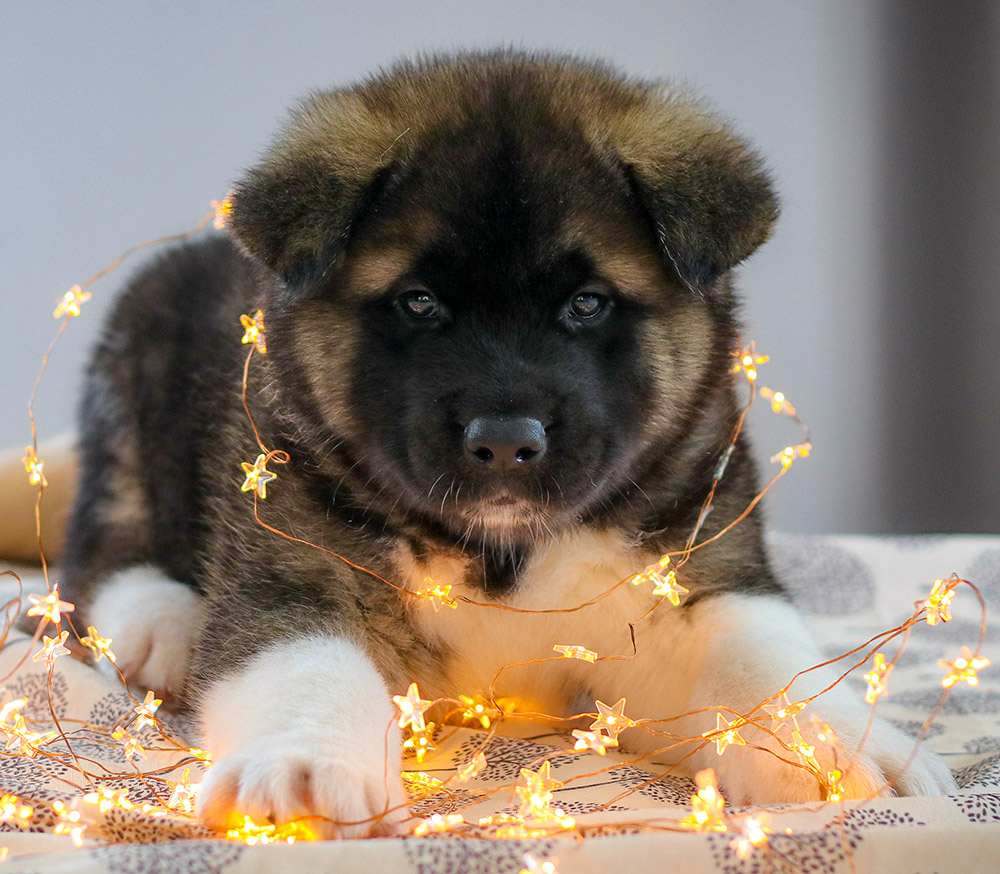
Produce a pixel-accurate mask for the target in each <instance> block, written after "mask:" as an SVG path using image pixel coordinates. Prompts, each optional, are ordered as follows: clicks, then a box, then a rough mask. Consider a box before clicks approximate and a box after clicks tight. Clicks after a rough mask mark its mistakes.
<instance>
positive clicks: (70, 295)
mask: <svg viewBox="0 0 1000 874" xmlns="http://www.w3.org/2000/svg"><path fill="white" fill-rule="evenodd" d="M90 297H91V295H90V292H89V291H82V290H81V289H80V286H79V285H74V286H73V287H72V288H71V289H70V290H69V291H67V292H66V293H65V294H64V295H63V296H62V298H61V299H60V301H59V303H58V305H57V306H56V308H55V310H54V311H53V313H52V315H53V316H54V317H55V318H57V319H61V318H62V317H63V316H70V317H72V316H78V315H80V305H81V304H84V303H86V302H87V301H88V300H90Z"/></svg>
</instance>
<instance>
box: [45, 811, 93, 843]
mask: <svg viewBox="0 0 1000 874" xmlns="http://www.w3.org/2000/svg"><path fill="white" fill-rule="evenodd" d="M52 809H53V810H54V811H55V812H56V816H58V817H59V818H58V820H57V821H56V827H55V833H56V834H57V835H69V836H70V837H71V838H72V839H73V843H74V844H76V845H77V846H78V847H80V846H82V845H83V833H84V832H85V831H86V830H87V825H86V823H84V822H83V814H81V813H80V811H79V810H75V809H71V808H69V807H67V806H66V805H65V804H64V803H63V802H62V801H53V802H52Z"/></svg>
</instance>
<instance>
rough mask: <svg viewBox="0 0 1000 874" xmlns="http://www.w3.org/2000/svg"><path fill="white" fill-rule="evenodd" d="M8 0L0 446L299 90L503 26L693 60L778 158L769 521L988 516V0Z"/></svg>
mask: <svg viewBox="0 0 1000 874" xmlns="http://www.w3.org/2000/svg"><path fill="white" fill-rule="evenodd" d="M939 7H950V10H945V11H941V8H939ZM955 9H958V10H959V11H958V12H955V11H954V10H955ZM0 18H2V24H0V125H2V130H3V144H4V149H3V154H4V166H3V172H2V173H0V225H2V236H0V240H2V242H0V246H2V252H3V260H2V265H3V267H2V269H3V276H2V282H0V305H2V309H0V372H2V373H3V379H2V380H0V446H7V445H13V446H24V445H25V443H26V442H27V441H28V439H29V437H30V433H29V428H28V420H27V415H26V403H27V398H28V396H29V394H30V391H31V384H32V381H33V379H34V376H35V373H36V371H37V367H38V364H39V362H40V359H41V356H42V353H43V351H44V349H45V346H46V344H47V343H48V341H49V339H50V338H51V336H52V334H53V333H54V331H55V328H56V327H57V325H56V323H55V321H54V320H53V319H52V318H51V312H52V308H53V305H54V301H55V299H56V298H57V297H58V296H60V295H61V294H62V293H63V292H64V291H65V290H66V289H68V288H69V287H70V286H71V285H72V284H73V283H75V282H79V281H81V280H82V279H84V278H86V277H87V276H89V275H90V274H91V273H93V272H95V271H96V270H97V269H99V268H100V267H102V266H104V264H106V263H107V262H108V261H110V260H111V259H112V258H113V257H114V256H116V255H117V254H118V253H119V252H120V251H121V250H123V249H124V248H125V247H127V246H128V245H130V244H131V243H133V242H136V241H139V240H142V239H146V238H149V237H154V236H159V235H162V234H166V233H172V232H176V231H181V230H184V229H186V228H188V227H190V226H191V225H192V224H194V223H195V222H196V221H197V219H198V218H199V217H200V216H201V215H202V214H203V212H204V211H205V210H206V209H207V204H208V201H209V200H210V199H212V198H218V197H221V196H222V195H224V194H225V192H226V191H227V189H228V187H229V185H230V183H231V181H232V180H233V179H234V178H236V177H237V176H239V174H240V172H241V170H242V168H244V167H246V166H248V165H249V164H251V163H252V162H253V161H254V160H255V158H256V157H257V156H258V155H259V154H260V152H261V150H262V149H263V147H264V146H265V144H266V143H267V142H268V140H269V138H270V136H271V135H272V133H273V132H274V130H275V128H276V127H277V125H278V124H279V123H280V121H281V119H282V118H283V114H284V111H285V108H286V107H287V106H288V105H289V103H290V101H291V100H292V99H293V98H294V97H296V96H298V95H301V94H303V93H304V92H306V91H307V90H309V89H311V88H316V87H323V86H329V85H334V84H339V83H344V82H347V81H349V80H351V79H354V78H356V77H358V76H360V75H363V74H364V73H365V72H367V71H370V70H372V69H374V68H375V67H377V66H378V65H380V64H384V63H388V62H390V61H391V60H393V59H394V58H396V57H398V56H399V55H403V54H409V53H412V52H414V51H417V50H421V49H424V50H433V49H448V48H455V47H476V46H495V45H498V44H513V45H516V46H522V47H528V48H552V49H559V50H568V51H573V52H576V53H579V54H583V55H596V56H602V57H606V58H608V59H610V60H612V61H614V62H616V63H617V64H618V65H620V66H621V67H622V68H624V69H626V70H627V71H630V72H632V73H635V74H639V75H642V76H646V77H662V76H670V77H679V78H682V79H684V80H687V81H688V82H690V83H692V84H694V85H695V86H696V88H697V89H698V90H699V91H700V92H701V93H702V94H704V95H705V96H706V97H707V98H708V99H709V100H710V101H711V102H712V103H713V104H714V105H715V106H716V107H717V108H719V109H720V110H721V111H722V112H723V113H724V114H725V115H726V116H728V117H729V118H730V119H732V120H733V122H734V123H735V124H736V126H737V127H738V129H739V130H741V131H742V132H744V133H745V134H746V135H747V136H748V137H749V138H750V139H752V140H753V141H754V142H756V143H757V144H758V146H759V147H760V149H761V151H762V152H763V153H764V154H765V155H766V156H767V158H768V160H769V163H770V166H771V167H772V169H773V171H774V175H775V177H776V179H777V180H778V185H779V188H780V191H781V195H782V200H783V216H782V219H781V221H780V223H779V227H778V232H777V235H776V236H775V238H774V239H773V240H772V241H771V242H770V243H768V244H767V246H765V247H764V248H763V249H762V250H761V251H760V252H759V253H758V254H757V255H755V256H754V257H753V258H752V260H751V261H750V262H749V263H748V264H746V265H745V267H744V268H743V269H742V270H741V271H740V276H739V286H740V288H741V289H742V291H743V293H744V295H745V298H746V308H745V316H746V321H747V329H746V332H745V333H746V338H747V339H749V338H754V339H756V341H757V344H758V349H759V350H760V351H763V352H767V353H769V354H770V355H771V356H772V360H771V362H770V363H769V364H767V365H766V366H765V367H764V368H762V371H761V374H762V375H761V379H762V382H764V383H765V384H767V385H771V386H772V387H774V388H778V389H781V390H783V391H784V392H785V393H786V394H787V395H788V397H789V398H790V399H791V400H792V401H793V403H795V404H796V405H797V406H798V408H799V411H800V413H801V415H802V417H803V418H804V419H805V420H806V421H807V422H808V423H809V424H810V425H811V427H812V431H813V442H814V444H815V452H814V454H813V455H812V456H811V457H810V458H809V459H807V460H805V461H803V462H801V463H799V464H797V465H796V466H795V468H794V470H793V471H792V474H791V475H790V476H789V477H787V478H785V479H784V480H783V481H782V482H781V484H780V485H779V486H778V488H777V489H776V490H775V492H773V497H772V498H771V500H770V501H769V505H768V506H769V513H770V517H771V520H772V522H773V524H774V525H775V526H777V527H782V528H786V529H793V530H800V531H872V532H877V531H891V530H897V531H914V532H916V531H930V530H939V531H949V530H969V531H975V530H983V531H986V530H991V529H992V530H997V529H998V528H1000V514H998V513H997V509H998V502H1000V498H998V495H1000V464H998V463H997V462H996V460H995V447H996V446H997V445H998V444H1000V414H998V412H997V409H998V407H997V385H998V383H1000V367H998V365H997V359H996V356H995V354H993V351H992V350H993V348H995V347H996V344H997V340H996V338H997V337H998V336H1000V295H998V294H997V291H996V287H995V286H996V284H997V278H998V274H1000V265H998V263H997V257H996V252H997V251H998V249H1000V247H998V246H997V244H996V243H997V240H996V233H997V232H996V228H997V227H998V225H1000V222H997V221H996V218H997V216H996V212H997V203H998V202H1000V197H997V196H996V195H997V194H1000V192H997V190H996V189H997V184H998V183H997V179H998V178H1000V177H998V174H997V163H998V162H997V160H996V159H997V157H998V147H997V143H1000V136H997V133H998V132H997V130H996V125H997V119H998V118H1000V113H998V112H997V108H998V100H997V93H998V88H997V69H998V68H997V65H996V64H995V53H996V46H997V42H996V41H997V39H998V36H997V34H998V33H1000V28H998V27H997V23H998V15H997V10H996V6H995V5H991V4H985V3H984V4H974V3H969V4H960V5H959V6H952V5H951V4H943V5H942V4H932V3H926V4H923V3H911V2H886V3H882V4H879V5H877V6H876V5H874V4H868V3H854V2H843V3H824V2H807V3H803V2H796V0H789V2H775V3H767V4H764V3H753V4H750V3H744V2H740V0H732V2H716V3H699V4H693V3H683V2H666V0H659V2H655V3H654V2H630V0H619V2H616V3H613V4H612V3H606V2H604V3H586V2H582V0H576V2H546V3H533V2H522V0H507V2H504V3H483V2H471V0H461V2H438V3H433V4H430V3H410V2H404V0H400V2H382V3H379V2H366V3H346V2H326V3H320V2H315V3H282V4H279V3H254V2H244V3H241V4H222V3H218V4H204V3H193V2H173V3H171V4H166V5H163V6H161V7H159V8H157V9H153V8H145V9H143V8H141V6H140V5H136V4H125V3H112V2H106V3H101V4H79V5H71V4H63V3H54V2H36V3H32V4H5V6H4V9H3V13H2V16H0ZM970 47H971V48H970ZM991 126H992V127H991ZM136 264H137V262H132V264H131V265H130V268H129V269H134V267H135V266H136ZM125 276H126V273H125V272H121V271H120V272H118V273H116V274H115V275H114V276H113V277H112V278H111V279H110V280H108V281H105V282H104V283H102V284H100V285H99V286H97V287H95V289H94V291H95V295H94V299H93V300H92V301H91V302H90V303H88V304H87V305H86V308H85V310H84V317H81V318H79V319H76V320H74V322H73V323H72V324H71V325H70V327H69V330H68V331H67V335H66V337H65V340H64V341H63V342H62V344H61V345H60V346H59V348H58V350H57V352H56V353H55V357H54V359H53V361H52V365H51V368H50V371H49V374H48V376H47V378H46V382H45V384H44V386H43V390H42V395H41V398H40V401H39V424H40V428H41V434H42V436H43V437H44V436H46V435H53V434H55V433H57V432H59V431H62V430H65V429H68V428H70V427H72V420H73V412H74V408H75V406H76V396H77V389H78V386H79V383H80V378H81V373H82V370H83V368H84V364H85V359H86V355H87V350H88V349H89V347H90V346H91V344H92V343H93V342H94V339H95V337H96V336H97V332H98V331H99V327H100V322H101V319H102V316H103V315H104V313H105V312H106V311H107V308H108V304H109V302H110V299H111V297H112V296H113V293H114V291H115V289H116V288H117V287H118V286H119V285H120V284H121V282H122V281H123V279H124V278H125ZM234 337H236V335H235V334H234ZM752 430H753V433H754V435H755V442H756V445H757V449H758V452H759V455H760V457H761V460H762V464H763V465H764V466H767V465H768V463H767V457H768V456H770V455H771V454H773V453H774V452H776V451H778V450H779V449H780V448H781V447H783V446H784V445H785V444H786V443H789V442H798V440H799V435H798V433H797V431H796V430H795V429H794V428H793V427H792V426H791V425H790V424H789V423H788V422H787V420H779V419H777V417H772V416H770V415H769V414H767V413H766V412H765V411H763V410H761V411H758V412H757V413H756V414H755V416H754V418H753V421H752ZM235 481H236V480H235V478H234V482H235Z"/></svg>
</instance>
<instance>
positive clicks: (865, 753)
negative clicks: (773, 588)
mask: <svg viewBox="0 0 1000 874" xmlns="http://www.w3.org/2000/svg"><path fill="white" fill-rule="evenodd" d="M685 638H686V640H685V642H686V647H685V649H686V652H687V656H688V658H689V659H690V661H691V666H692V668H693V675H694V676H695V677H696V678H697V679H696V680H695V682H694V685H693V687H692V688H691V696H690V699H689V702H688V704H689V707H688V709H691V710H693V709H697V708H706V710H705V711H704V712H703V713H702V714H700V715H699V716H697V717H692V718H691V719H690V720H688V721H687V724H686V725H685V729H686V730H687V731H688V732H689V733H692V734H693V733H695V732H697V733H698V734H701V733H703V732H709V733H711V732H712V731H713V730H714V729H717V728H718V726H719V725H723V724H722V723H717V722H716V718H717V714H719V713H721V714H722V717H723V719H724V720H725V721H726V723H732V724H737V725H738V724H740V723H741V721H742V720H741V719H740V717H739V716H737V715H735V714H742V715H744V716H752V718H754V719H756V720H757V721H758V722H759V723H760V724H761V725H766V726H768V727H771V728H772V729H775V730H776V731H777V733H778V736H779V737H780V738H781V740H783V741H784V742H785V743H786V744H788V745H793V744H795V743H802V744H804V745H805V747H804V748H805V749H806V750H807V749H808V747H814V748H815V754H814V757H813V762H812V767H813V768H815V769H817V770H818V771H819V775H817V774H815V773H813V772H811V771H810V770H808V769H806V768H802V767H796V765H801V764H807V763H808V759H807V758H804V757H802V756H800V755H799V754H798V753H796V752H794V751H792V750H789V749H788V748H787V747H786V746H783V745H782V744H781V743H780V742H779V741H778V740H777V739H776V738H775V737H774V736H773V735H772V734H769V733H767V732H765V731H762V730H761V729H759V728H756V727H754V726H753V725H749V724H746V723H744V724H743V727H742V728H739V729H738V731H737V733H736V734H735V735H733V736H731V738H730V739H731V740H732V741H733V742H732V743H729V744H726V743H723V744H722V745H721V746H723V747H724V752H723V754H722V755H719V754H718V751H717V748H718V747H719V746H720V745H719V744H717V743H716V742H715V741H711V742H709V743H708V744H706V745H705V746H704V748H703V749H702V750H701V751H700V752H698V753H697V754H695V755H694V757H693V760H694V764H695V765H696V767H699V768H705V767H712V768H714V769H715V771H716V772H717V773H718V775H719V780H720V785H721V787H722V789H723V791H724V793H725V795H726V797H727V798H728V799H729V800H730V802H731V803H734V804H761V803H773V802H800V801H812V800H821V799H823V798H825V797H826V795H827V791H826V790H827V788H828V784H829V772H830V771H833V770H835V769H836V770H840V771H842V772H843V776H842V784H843V796H844V797H849V798H856V797H869V796H871V795H875V794H900V795H933V794H945V793H947V792H950V791H954V788H955V783H954V780H953V779H952V776H951V773H950V772H949V771H948V769H947V768H946V767H945V765H944V763H943V762H942V761H941V760H940V759H939V758H938V757H937V756H936V755H934V754H933V753H931V752H930V751H929V750H927V749H926V748H924V747H922V746H920V747H916V748H915V744H914V741H913V740H911V739H910V738H908V737H906V736H905V735H903V734H902V733H901V732H899V731H897V730H896V729H895V728H893V727H892V726H891V725H889V724H888V723H887V722H885V721H883V720H881V719H878V718H875V719H874V720H872V722H871V726H870V728H869V715H870V711H869V709H868V708H867V707H866V706H865V705H864V704H863V703H862V701H861V700H860V699H859V698H857V697H856V696H855V694H854V693H853V692H852V691H851V690H850V689H848V688H846V687H845V686H844V685H837V686H835V687H834V688H832V689H830V690H829V691H826V692H823V694H822V695H820V696H819V697H818V698H816V699H815V700H814V701H812V702H811V703H810V704H809V705H808V706H807V707H806V709H805V710H804V711H802V712H801V713H799V714H798V716H797V721H798V725H799V727H800V729H801V731H800V735H801V738H800V739H798V740H796V739H793V737H792V733H791V732H792V727H791V725H790V724H789V723H790V720H785V723H786V724H785V726H784V727H783V728H778V725H779V723H780V720H774V721H772V719H771V717H770V716H769V713H768V711H767V710H765V709H764V708H760V707H759V705H761V704H762V703H763V702H764V701H766V700H767V699H768V698H771V697H772V696H775V695H776V694H777V693H778V692H780V690H781V689H783V688H784V687H785V686H786V684H788V683H790V682H791V680H792V678H793V677H794V676H795V675H796V674H797V673H798V672H800V671H803V670H805V669H807V668H811V667H813V666H815V665H818V664H819V663H821V662H823V661H824V658H823V656H822V655H821V654H820V651H819V648H818V647H817V646H816V644H815V642H814V641H813V638H812V634H811V633H810V632H809V629H808V628H807V627H806V624H805V622H804V621H803V619H802V617H801V616H800V614H799V613H798V611H797V610H796V609H795V608H794V607H793V606H792V605H791V604H790V603H788V602H787V601H785V600H784V599H782V598H779V597H775V596H742V595H722V596H717V597H711V598H706V599H704V600H702V601H701V602H699V603H697V604H695V605H693V606H692V607H691V608H690V615H689V617H688V623H687V629H686V635H685ZM847 667H848V666H847V665H845V666H844V667H843V668H842V669H841V671H842V670H846V668H847ZM836 677H837V673H836V672H835V671H834V670H832V669H830V668H821V669H818V670H810V671H808V672H807V673H805V674H803V675H802V676H801V677H799V678H798V679H797V680H796V681H795V683H794V684H793V685H792V686H791V688H790V689H789V690H788V700H789V701H790V702H792V703H795V702H800V701H803V700H805V699H807V698H810V697H812V696H813V695H817V694H818V693H820V692H822V691H823V690H824V689H826V687H828V686H830V685H832V684H833V683H834V681H835V680H836ZM781 703H782V702H781V700H778V701H775V702H774V704H773V705H772V707H771V708H770V709H771V710H773V709H776V708H777V707H779V706H780V705H781ZM717 707H718V708H720V709H719V710H716V709H715V708H717ZM721 708H726V709H721ZM813 715H815V716H818V717H819V718H820V720H821V721H822V722H825V723H828V724H829V725H830V726H832V727H833V729H834V730H835V732H836V733H837V735H838V737H839V741H840V746H839V747H838V748H836V749H835V748H834V747H831V746H829V745H826V744H824V743H823V742H822V741H821V740H820V739H819V738H818V737H817V729H816V728H815V727H814V726H813V723H812V720H811V717H812V716H813ZM709 737H712V735H711V734H710V735H709ZM723 740H724V741H725V740H726V738H725V737H724V738H723ZM739 741H743V742H744V745H741V744H740V743H739ZM754 747H757V748H758V749H755V748H754ZM783 760H785V761H783Z"/></svg>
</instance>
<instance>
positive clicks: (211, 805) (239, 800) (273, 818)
mask: <svg viewBox="0 0 1000 874" xmlns="http://www.w3.org/2000/svg"><path fill="white" fill-rule="evenodd" d="M391 758H392V757H390V759H391ZM243 815H246V816H249V817H251V818H252V819H254V820H256V821H257V822H276V823H284V822H289V821H291V820H294V819H299V818H301V817H309V819H307V820H305V824H306V825H307V826H308V827H309V828H310V829H311V830H312V831H314V832H315V833H317V834H319V835H320V836H322V837H325V838H351V837H362V836H366V835H390V834H397V833H400V832H401V831H402V830H403V824H404V823H405V822H406V820H407V819H409V816H410V813H409V810H408V809H407V806H406V795H405V792H404V790H403V782H402V779H401V778H400V773H399V768H398V767H396V768H392V767H387V762H386V758H385V756H381V757H373V756H365V755H359V754H358V751H357V749H356V748H352V747H351V746H350V745H346V746H343V747H341V748H336V747H333V746H332V745H331V744H330V741H329V739H328V738H321V737H315V736H304V735H302V734H301V733H296V732H295V731H294V730H293V729H292V730H289V731H287V732H284V733H282V734H279V735H277V736H274V737H268V738H262V739H261V740H260V741H259V742H258V743H257V744H255V745H254V746H253V747H251V748H250V749H247V750H244V751H241V752H237V753H233V754H232V755H229V756H227V757H226V758H224V759H222V760H221V761H220V762H218V763H217V764H216V765H214V766H213V767H212V769H211V770H210V771H209V773H208V775H207V776H206V777H205V780H204V782H203V783H202V785H201V789H200V791H199V793H198V816H199V817H200V818H201V819H202V820H203V821H204V822H206V823H207V824H209V825H211V826H214V827H216V828H226V827H232V826H234V825H239V824H241V823H242V821H243V820H242V817H243Z"/></svg>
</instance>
